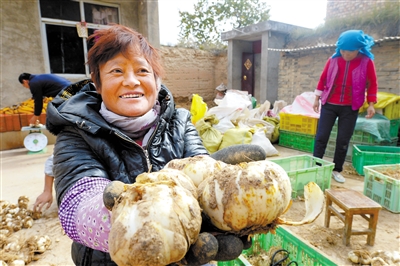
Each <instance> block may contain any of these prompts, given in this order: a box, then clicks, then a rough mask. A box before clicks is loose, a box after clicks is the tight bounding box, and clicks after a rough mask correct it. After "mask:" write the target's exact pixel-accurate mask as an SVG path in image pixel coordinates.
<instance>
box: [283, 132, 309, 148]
mask: <svg viewBox="0 0 400 266" xmlns="http://www.w3.org/2000/svg"><path fill="white" fill-rule="evenodd" d="M314 143H315V135H309V134H303V133H299V132H294V131H286V130H279V146H282V147H287V148H291V149H295V150H299V151H305V152H309V153H313V151H314Z"/></svg>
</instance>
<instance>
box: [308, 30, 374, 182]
mask: <svg viewBox="0 0 400 266" xmlns="http://www.w3.org/2000/svg"><path fill="white" fill-rule="evenodd" d="M373 45H374V40H373V38H372V37H371V36H369V35H367V34H365V33H364V32H363V31H362V30H348V31H345V32H343V33H341V34H340V36H339V38H338V41H337V43H336V47H337V48H336V52H335V53H334V54H333V55H332V56H331V57H330V58H329V59H328V61H327V62H326V64H325V67H324V70H323V71H322V74H321V77H320V79H319V82H318V85H317V88H316V90H315V101H314V104H313V109H314V111H315V112H317V113H318V112H321V113H320V119H319V122H318V129H317V134H316V137H315V146H314V153H313V156H315V157H317V158H322V157H323V156H324V153H325V149H326V146H327V143H328V140H329V136H330V133H331V131H332V127H333V125H334V124H335V121H336V119H337V120H338V132H337V139H336V147H335V154H334V158H333V162H334V164H335V166H334V168H333V172H332V177H333V178H334V180H335V181H336V182H339V183H344V182H345V178H344V177H343V176H342V175H341V174H340V172H341V171H342V170H343V164H344V161H345V158H346V154H347V150H348V146H349V142H350V139H351V136H352V135H353V132H354V128H355V125H356V121H357V117H358V110H359V109H360V107H361V106H362V105H363V104H364V102H365V98H366V100H367V102H368V105H369V106H368V109H367V115H366V118H371V117H373V116H374V114H375V109H374V104H375V103H376V101H377V91H378V82H377V77H376V71H375V65H374V62H373V59H374V55H373V54H372V53H371V47H372V46H373ZM320 101H321V110H319V109H320Z"/></svg>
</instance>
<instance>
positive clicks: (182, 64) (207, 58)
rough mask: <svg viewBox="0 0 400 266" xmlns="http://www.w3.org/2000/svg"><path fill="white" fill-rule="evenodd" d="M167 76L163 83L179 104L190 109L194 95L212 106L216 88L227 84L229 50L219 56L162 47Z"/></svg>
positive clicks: (186, 49)
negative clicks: (227, 52)
mask: <svg viewBox="0 0 400 266" xmlns="http://www.w3.org/2000/svg"><path fill="white" fill-rule="evenodd" d="M160 52H161V53H160V55H161V57H162V58H163V64H164V68H165V77H164V78H163V83H164V84H165V85H166V86H167V87H168V88H169V89H170V90H171V91H172V93H173V95H174V98H175V101H176V103H177V105H179V106H180V107H189V106H190V98H191V96H192V94H194V93H196V94H199V95H200V96H201V97H203V100H204V101H205V102H207V103H208V104H212V101H213V99H214V97H215V88H216V87H217V86H218V85H219V84H221V82H224V83H225V84H227V54H226V51H224V52H222V53H220V54H215V53H212V52H209V51H203V50H195V49H189V48H177V47H165V46H163V47H161V50H160Z"/></svg>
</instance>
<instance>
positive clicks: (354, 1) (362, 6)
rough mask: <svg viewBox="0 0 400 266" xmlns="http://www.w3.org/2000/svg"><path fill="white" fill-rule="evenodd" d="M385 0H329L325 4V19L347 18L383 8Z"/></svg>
mask: <svg viewBox="0 0 400 266" xmlns="http://www.w3.org/2000/svg"><path fill="white" fill-rule="evenodd" d="M387 3H388V1H386V0H368V1H365V0H329V1H327V6H326V20H327V21H328V20H332V19H341V18H348V17H353V16H359V15H362V14H365V13H369V12H371V11H372V10H374V9H379V8H383V7H384V6H385V5H386V4H387Z"/></svg>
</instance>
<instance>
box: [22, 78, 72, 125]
mask: <svg viewBox="0 0 400 266" xmlns="http://www.w3.org/2000/svg"><path fill="white" fill-rule="evenodd" d="M18 81H19V82H20V83H21V84H22V86H24V87H25V88H27V89H29V90H30V91H31V93H32V98H33V99H34V101H35V109H34V113H33V114H34V115H33V117H32V118H31V119H30V120H29V124H35V123H36V121H37V120H39V116H40V114H41V113H42V109H43V97H55V96H56V95H57V94H58V93H59V92H60V91H61V90H62V89H64V88H65V87H67V86H69V85H71V82H70V81H69V80H67V79H65V78H63V77H60V76H57V75H55V74H38V75H33V74H29V73H22V74H21V75H19V77H18Z"/></svg>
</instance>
